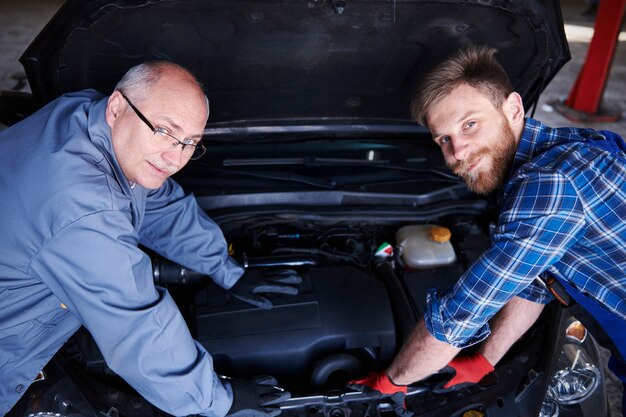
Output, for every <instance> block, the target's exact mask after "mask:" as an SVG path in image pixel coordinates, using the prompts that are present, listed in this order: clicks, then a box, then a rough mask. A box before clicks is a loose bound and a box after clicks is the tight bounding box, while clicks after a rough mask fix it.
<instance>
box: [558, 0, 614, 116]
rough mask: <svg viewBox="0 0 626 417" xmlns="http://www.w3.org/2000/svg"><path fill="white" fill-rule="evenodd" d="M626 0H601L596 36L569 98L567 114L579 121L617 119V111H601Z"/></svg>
mask: <svg viewBox="0 0 626 417" xmlns="http://www.w3.org/2000/svg"><path fill="white" fill-rule="evenodd" d="M625 9H626V0H600V4H599V6H598V11H597V14H596V20H595V24H594V31H593V37H592V38H591V43H590V44H589V49H588V50H587V57H586V58H585V62H584V64H583V67H582V69H581V71H580V73H579V74H578V79H577V80H576V83H575V84H574V86H573V87H572V90H571V91H570V94H569V97H568V98H567V99H566V100H565V106H566V107H568V108H569V109H571V110H574V111H573V112H568V111H567V109H562V110H563V113H564V116H565V117H567V118H569V119H571V120H575V121H580V120H586V121H603V122H608V121H615V120H617V119H619V116H620V115H619V112H617V113H618V114H616V115H608V114H604V115H602V114H600V112H599V110H600V102H601V101H602V95H603V94H604V89H605V87H606V82H607V79H608V76H609V71H610V69H611V64H612V63H613V57H614V55H615V48H616V46H617V42H618V37H619V33H620V29H621V26H622V19H623V18H624V10H625Z"/></svg>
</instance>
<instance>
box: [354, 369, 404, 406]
mask: <svg viewBox="0 0 626 417" xmlns="http://www.w3.org/2000/svg"><path fill="white" fill-rule="evenodd" d="M347 385H348V388H352V389H354V390H356V391H359V392H363V393H375V394H377V395H378V396H382V395H383V394H384V395H389V400H390V401H391V406H392V407H393V411H395V413H396V415H397V416H398V417H412V416H413V412H412V411H409V410H407V408H406V404H405V403H404V397H405V396H406V392H407V386H406V385H396V384H394V383H393V382H392V381H391V379H389V376H387V371H382V372H379V373H375V372H372V373H370V374H369V375H368V376H367V377H365V378H362V379H353V380H352V381H349V382H348V384H347Z"/></svg>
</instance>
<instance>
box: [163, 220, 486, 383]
mask: <svg viewBox="0 0 626 417" xmlns="http://www.w3.org/2000/svg"><path fill="white" fill-rule="evenodd" d="M257 220H258V219H257ZM267 223H268V224H264V225H263V226H258V225H259V224H263V222H256V223H255V224H256V225H257V226H255V227H252V228H249V227H247V226H241V225H240V226H233V227H232V228H230V227H228V226H226V227H224V231H225V235H226V237H227V239H228V241H229V243H230V244H231V250H232V252H233V256H234V257H235V258H236V259H239V260H240V262H241V263H242V264H243V265H244V266H245V267H246V268H248V269H257V270H261V271H266V272H269V273H271V272H272V271H283V270H285V269H288V270H291V271H293V272H294V273H296V274H297V275H298V276H300V277H301V278H302V283H301V284H300V285H299V291H298V294H295V295H284V294H280V295H268V298H270V300H271V301H272V303H273V308H272V309H270V310H261V309H258V308H254V307H252V306H250V305H248V304H246V303H244V302H241V301H239V300H237V299H235V298H234V297H232V296H231V295H230V294H229V292H228V291H224V290H223V289H221V288H220V287H218V286H217V285H215V284H213V283H212V282H209V281H208V280H206V279H203V280H202V281H201V283H198V282H197V280H196V278H195V277H193V274H191V273H189V272H188V271H184V268H181V267H178V266H176V265H171V264H168V262H167V261H165V260H163V259H160V260H157V261H155V268H156V270H158V271H159V272H158V274H157V275H158V276H159V277H160V279H161V280H162V281H167V282H176V281H180V279H183V278H184V280H185V281H186V284H187V285H184V286H183V288H184V290H181V291H179V292H178V293H177V292H176V291H177V290H176V288H177V287H178V288H180V282H178V284H169V285H171V286H172V288H171V291H173V294H174V295H175V298H177V299H178V300H179V304H180V306H181V311H185V313H184V314H185V315H186V317H187V318H188V323H189V326H190V329H191V331H192V334H193V335H194V337H195V338H196V340H198V341H199V342H200V343H201V344H202V345H203V346H204V347H205V348H206V349H207V350H208V351H209V352H210V353H211V355H212V357H213V360H214V366H215V369H216V371H217V372H218V373H220V374H224V375H228V376H233V377H251V376H254V375H260V374H268V375H272V376H274V377H276V378H277V379H278V380H279V381H280V382H281V383H283V384H286V385H288V386H290V388H291V389H302V390H310V389H315V390H328V389H333V388H339V387H343V386H345V382H346V381H348V380H349V379H351V378H355V377H358V376H361V375H363V374H364V373H367V372H369V371H372V370H376V369H383V368H384V367H385V366H387V365H388V364H389V362H390V361H391V360H392V359H393V357H394V356H395V353H396V352H397V350H398V349H399V347H400V346H401V345H402V343H403V341H404V340H405V339H406V338H407V337H408V335H409V333H410V332H411V331H412V329H413V327H414V326H415V323H416V321H417V319H418V317H420V316H421V315H422V314H423V311H424V306H425V302H426V293H427V291H428V290H429V289H430V288H433V287H443V288H448V287H450V286H452V285H453V284H454V282H455V281H456V280H457V279H458V277H460V276H461V275H462V273H463V271H464V270H465V268H467V266H468V265H469V264H470V263H471V262H472V261H473V260H474V259H475V258H476V257H477V256H478V255H479V254H480V253H481V251H482V250H483V249H484V248H486V245H487V244H488V242H489V239H488V234H487V232H486V231H485V230H486V228H487V227H486V225H480V224H478V223H477V222H476V221H474V220H472V219H471V218H469V217H468V218H464V217H461V216H457V217H454V218H451V219H448V221H447V222H446V223H441V224H421V225H417V226H419V227H418V228H417V229H415V230H413V229H411V230H410V234H409V236H408V237H407V236H404V237H402V240H403V241H401V242H400V241H398V237H399V235H400V234H399V233H398V232H399V231H401V230H405V229H406V227H407V226H409V227H416V225H406V224H405V225H395V224H393V225H372V224H371V223H348V222H341V223H336V224H327V225H323V226H322V225H320V224H312V223H310V224H305V223H300V224H293V223H290V224H287V223H279V222H273V223H272V222H269V221H268V222H267ZM431 228H439V229H445V230H447V231H448V234H449V237H448V238H449V240H445V241H444V242H433V241H432V239H431V236H429V235H428V230H430V229H431ZM418 229H419V230H418ZM411 233H412V234H411ZM405 235H406V233H405ZM409 239H413V241H412V242H408V243H410V244H407V241H408V240H409ZM429 245H434V246H432V247H429ZM416 249H417V250H416ZM410 251H413V252H412V253H410V254H409V252H410ZM438 251H446V253H447V254H449V252H447V251H452V254H453V255H454V256H453V257H450V256H449V255H446V256H444V257H441V256H439V255H438ZM416 256H418V257H421V258H422V259H423V260H424V261H423V262H422V261H420V262H418V263H419V264H420V266H419V267H418V268H414V267H410V266H408V265H407V263H411V262H413V263H415V262H414V261H415V257H416ZM190 281H196V282H194V283H193V284H191V283H190ZM176 295H178V297H176Z"/></svg>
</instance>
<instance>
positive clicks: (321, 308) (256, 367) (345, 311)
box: [193, 266, 396, 384]
mask: <svg viewBox="0 0 626 417" xmlns="http://www.w3.org/2000/svg"><path fill="white" fill-rule="evenodd" d="M300 276H301V277H302V279H303V283H302V285H301V291H300V293H299V294H298V295H293V296H284V295H282V296H274V297H271V299H272V301H273V303H274V307H273V308H272V309H270V310H261V309H258V308H254V307H252V306H249V305H247V304H245V303H241V302H240V301H238V300H234V299H231V298H229V297H228V295H227V293H226V292H225V291H223V290H222V291H220V290H219V288H217V287H210V288H207V289H206V290H205V291H203V292H201V293H199V294H198V296H197V297H196V303H195V313H194V315H193V320H194V328H195V338H196V339H197V340H198V341H199V342H200V343H202V345H204V346H205V347H206V349H207V350H208V351H209V353H210V354H211V355H212V356H213V358H214V364H215V369H216V371H217V372H218V373H222V374H226V375H229V376H240V377H248V376H252V375H258V374H270V375H272V376H275V377H276V378H278V379H279V380H280V381H283V380H299V381H300V382H304V381H303V379H304V377H305V376H307V377H308V378H309V379H310V380H311V381H313V383H314V384H323V383H324V380H325V379H326V376H327V375H329V374H331V373H332V372H335V371H336V372H344V373H350V370H349V369H343V368H345V367H347V368H350V367H351V366H353V365H352V361H350V360H347V361H346V356H347V355H346V353H350V352H358V351H363V350H365V351H367V352H370V354H372V355H373V356H374V357H373V358H372V359H374V360H383V361H384V360H390V359H391V358H393V356H394V354H395V349H396V331H395V328H394V320H393V316H392V313H391V311H392V309H391V306H390V303H389V297H388V295H387V291H386V289H385V286H384V285H383V283H382V282H380V281H379V280H377V279H376V278H375V277H374V276H373V275H372V274H368V273H366V272H364V271H361V270H359V269H356V268H354V267H351V266H335V267H313V268H311V269H310V270H309V271H308V272H305V273H300ZM315 364H316V365H315ZM334 368H336V369H334Z"/></svg>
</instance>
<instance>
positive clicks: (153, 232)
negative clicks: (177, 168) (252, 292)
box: [140, 179, 244, 288]
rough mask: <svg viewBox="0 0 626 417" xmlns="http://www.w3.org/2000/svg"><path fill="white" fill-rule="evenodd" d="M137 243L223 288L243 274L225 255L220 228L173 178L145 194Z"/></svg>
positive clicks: (226, 247)
mask: <svg viewBox="0 0 626 417" xmlns="http://www.w3.org/2000/svg"><path fill="white" fill-rule="evenodd" d="M140 241H141V244H143V245H145V246H146V247H148V248H150V249H152V250H154V251H155V252H157V253H159V254H161V255H163V256H165V257H166V258H168V259H170V260H172V261H174V262H177V263H179V264H181V265H184V266H185V267H187V268H190V269H192V270H194V271H196V272H200V273H203V274H206V275H209V276H210V277H211V278H212V279H213V280H214V281H215V283H216V284H218V285H220V286H221V287H223V288H230V287H232V286H233V285H234V284H235V282H237V280H238V279H239V278H240V277H241V276H242V275H243V272H244V269H243V268H242V267H241V266H240V265H239V264H238V263H237V262H235V261H234V260H233V259H232V258H231V257H230V256H229V255H228V245H227V243H226V240H225V239H224V235H223V234H222V231H221V230H220V228H219V226H218V225H217V224H216V223H215V222H214V221H213V220H211V219H210V218H209V217H208V216H207V215H206V213H204V211H202V209H200V207H199V206H198V204H197V202H196V199H195V198H194V196H193V195H192V194H189V195H185V194H184V192H183V190H182V188H181V187H180V186H179V185H178V184H177V183H176V182H175V181H174V180H172V179H168V180H167V181H166V182H165V183H164V184H163V186H162V187H160V188H158V189H157V190H154V191H152V192H150V193H149V194H148V197H147V201H146V212H145V218H144V221H143V224H142V226H141V230H140Z"/></svg>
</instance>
